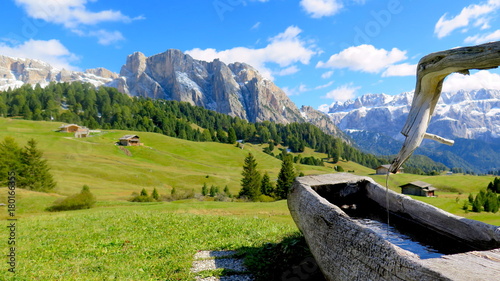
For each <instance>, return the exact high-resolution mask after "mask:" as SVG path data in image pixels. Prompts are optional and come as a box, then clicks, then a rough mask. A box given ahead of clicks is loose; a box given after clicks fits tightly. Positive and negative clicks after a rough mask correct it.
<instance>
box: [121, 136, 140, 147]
mask: <svg viewBox="0 0 500 281" xmlns="http://www.w3.org/2000/svg"><path fill="white" fill-rule="evenodd" d="M118 144H119V145H123V146H136V145H141V142H140V141H139V136H137V135H125V136H123V137H121V138H120V139H119V140H118Z"/></svg>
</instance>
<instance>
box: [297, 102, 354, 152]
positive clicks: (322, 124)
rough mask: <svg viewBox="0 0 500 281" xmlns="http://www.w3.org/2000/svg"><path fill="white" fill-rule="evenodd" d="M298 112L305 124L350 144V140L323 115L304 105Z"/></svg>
mask: <svg viewBox="0 0 500 281" xmlns="http://www.w3.org/2000/svg"><path fill="white" fill-rule="evenodd" d="M300 112H301V114H302V117H303V118H304V119H305V120H306V121H307V122H309V123H311V124H313V125H315V126H316V127H318V128H320V129H322V130H323V131H324V132H325V133H327V134H330V135H333V136H337V137H339V138H341V139H343V140H344V141H345V142H347V143H352V141H351V139H350V138H349V137H348V136H347V135H346V134H345V133H344V132H343V131H342V130H340V129H339V128H338V127H337V126H335V124H333V122H332V120H331V119H330V118H329V117H328V115H326V114H325V113H323V112H321V111H319V110H317V109H314V108H312V107H310V106H305V105H303V106H302V107H301V108H300Z"/></svg>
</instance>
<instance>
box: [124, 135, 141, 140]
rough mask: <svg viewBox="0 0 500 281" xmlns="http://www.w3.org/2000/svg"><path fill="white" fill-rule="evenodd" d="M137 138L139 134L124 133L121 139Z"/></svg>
mask: <svg viewBox="0 0 500 281" xmlns="http://www.w3.org/2000/svg"><path fill="white" fill-rule="evenodd" d="M135 138H137V139H138V138H139V136H138V135H124V136H123V137H121V138H120V140H130V139H135Z"/></svg>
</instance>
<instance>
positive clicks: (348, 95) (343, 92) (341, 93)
mask: <svg viewBox="0 0 500 281" xmlns="http://www.w3.org/2000/svg"><path fill="white" fill-rule="evenodd" d="M359 89H361V87H359V86H353V83H349V84H345V85H342V86H340V87H338V88H336V89H334V90H332V91H330V92H328V93H326V95H325V96H324V97H322V98H326V99H333V100H335V101H341V102H344V101H347V100H350V99H354V98H355V97H356V92H357V91H358V90H359Z"/></svg>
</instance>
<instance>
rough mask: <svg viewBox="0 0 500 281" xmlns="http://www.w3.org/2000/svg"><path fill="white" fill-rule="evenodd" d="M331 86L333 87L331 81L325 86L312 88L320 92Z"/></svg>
mask: <svg viewBox="0 0 500 281" xmlns="http://www.w3.org/2000/svg"><path fill="white" fill-rule="evenodd" d="M331 85H333V81H330V82H328V83H326V84H323V85H319V86H316V87H314V90H320V89H324V88H328V87H330V86H331Z"/></svg>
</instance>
